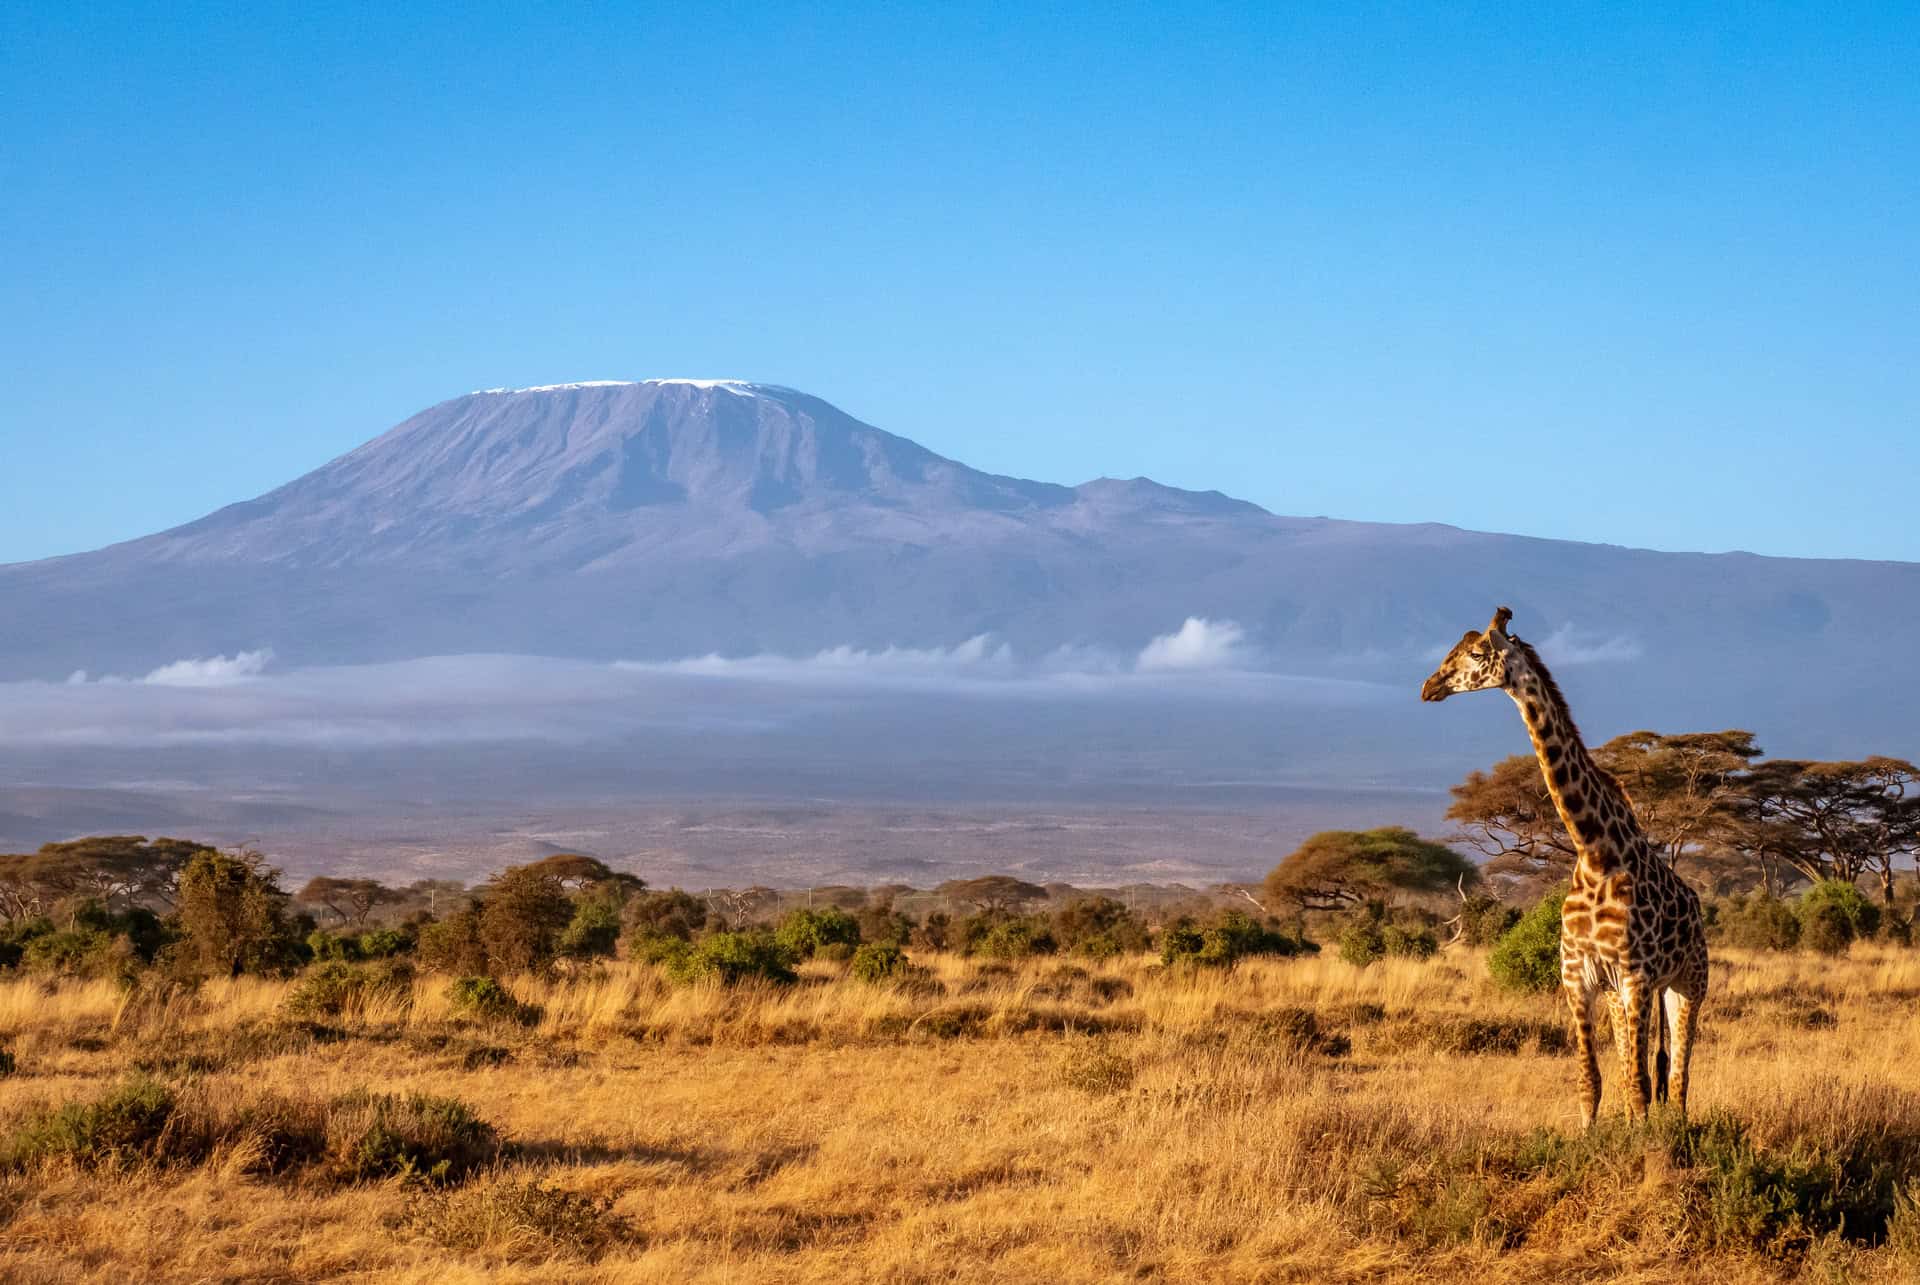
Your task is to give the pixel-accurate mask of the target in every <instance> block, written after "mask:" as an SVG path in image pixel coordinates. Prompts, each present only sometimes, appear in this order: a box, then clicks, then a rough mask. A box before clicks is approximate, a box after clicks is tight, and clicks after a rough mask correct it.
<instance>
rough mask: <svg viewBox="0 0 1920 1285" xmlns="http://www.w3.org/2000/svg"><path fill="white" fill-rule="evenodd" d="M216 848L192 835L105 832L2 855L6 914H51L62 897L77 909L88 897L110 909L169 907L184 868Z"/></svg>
mask: <svg viewBox="0 0 1920 1285" xmlns="http://www.w3.org/2000/svg"><path fill="white" fill-rule="evenodd" d="M210 851H212V849H210V848H208V847H207V846H206V845H205V844H203V843H195V842H193V841H191V840H188V839H169V838H164V837H163V838H158V839H148V838H147V837H146V836H145V835H139V834H101V835H93V836H90V837H88V838H85V839H71V840H68V841H66V842H63V843H48V844H43V845H42V846H41V848H40V850H39V851H38V852H31V853H17V854H12V855H7V856H0V914H4V915H5V916H6V917H7V918H8V919H15V918H19V917H22V916H26V915H37V914H47V913H49V912H51V911H52V910H53V909H54V908H55V907H56V906H58V905H60V904H61V903H65V904H67V905H68V906H69V907H71V908H73V909H74V910H75V911H76V912H77V909H78V907H79V905H80V903H82V902H84V901H87V900H94V901H98V902H99V903H100V904H101V905H103V906H104V907H106V909H107V910H109V911H128V910H132V909H134V908H135V907H136V906H139V907H146V908H148V909H153V908H161V909H165V908H169V907H171V906H172V905H173V904H174V901H175V898H176V895H177V893H178V889H179V881H180V872H181V870H182V869H184V868H185V867H186V865H187V863H188V862H189V861H190V860H192V859H193V858H194V857H195V856H197V855H199V854H200V853H203V852H210Z"/></svg>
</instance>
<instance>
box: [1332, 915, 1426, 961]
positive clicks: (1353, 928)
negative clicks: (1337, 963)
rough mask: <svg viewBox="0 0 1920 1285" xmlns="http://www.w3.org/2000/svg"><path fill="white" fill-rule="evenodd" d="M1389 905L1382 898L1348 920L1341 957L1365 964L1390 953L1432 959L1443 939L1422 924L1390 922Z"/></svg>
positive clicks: (1401, 957) (1341, 937)
mask: <svg viewBox="0 0 1920 1285" xmlns="http://www.w3.org/2000/svg"><path fill="white" fill-rule="evenodd" d="M1386 914H1387V911H1386V907H1385V906H1383V905H1381V904H1380V903H1378V902H1375V903H1373V904H1372V905H1370V906H1368V907H1367V908H1366V909H1365V910H1363V911H1361V912H1360V913H1359V914H1358V915H1356V916H1354V917H1353V918H1352V919H1350V920H1348V921H1347V924H1346V926H1345V927H1344V928H1342V929H1341V930H1340V958H1341V959H1343V960H1345V961H1346V962H1347V963H1349V964H1352V965H1353V966H1354V967H1355V968H1365V967H1367V966H1368V965H1370V964H1374V963H1377V962H1378V961H1380V960H1382V959H1386V958H1388V957H1389V956H1391V957H1393V958H1395V959H1432V958H1433V957H1434V956H1435V955H1436V954H1438V953H1439V952H1440V939H1439V938H1438V937H1436V936H1434V935H1433V930H1432V929H1430V928H1427V927H1425V926H1424V925H1420V924H1411V925H1410V924H1398V923H1389V922H1388V921H1387V917H1386Z"/></svg>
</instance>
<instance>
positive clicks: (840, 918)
mask: <svg viewBox="0 0 1920 1285" xmlns="http://www.w3.org/2000/svg"><path fill="white" fill-rule="evenodd" d="M774 940H775V941H776V942H778V943H779V946H780V949H781V950H782V951H784V952H786V956H787V958H788V959H789V960H803V959H812V958H813V957H814V956H815V955H817V954H819V953H820V952H821V951H822V950H823V949H825V948H827V947H829V946H845V947H846V948H847V950H848V951H849V952H851V951H852V950H853V948H854V947H855V946H858V945H859V944H860V921H859V920H857V919H855V918H854V917H853V916H852V915H850V914H848V913H847V912H846V911H844V910H841V909H840V908H839V907H837V906H828V907H827V908H826V909H824V910H806V909H801V910H795V911H792V912H790V913H789V914H788V915H787V917H786V918H785V919H782V920H781V921H780V927H779V928H778V929H776V930H775V932H774Z"/></svg>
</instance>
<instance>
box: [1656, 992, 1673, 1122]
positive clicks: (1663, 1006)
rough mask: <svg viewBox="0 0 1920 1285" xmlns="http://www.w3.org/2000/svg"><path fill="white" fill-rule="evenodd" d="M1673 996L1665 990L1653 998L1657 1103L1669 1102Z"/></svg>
mask: <svg viewBox="0 0 1920 1285" xmlns="http://www.w3.org/2000/svg"><path fill="white" fill-rule="evenodd" d="M1672 995H1673V992H1672V991H1670V990H1666V989H1664V988H1663V989H1661V990H1658V991H1655V992H1654V996H1653V1001H1654V1007H1653V1030H1654V1036H1653V1100H1654V1101H1655V1102H1665V1101H1666V1100H1667V1064H1668V1061H1669V1057H1668V1053H1667V1050H1668V1047H1669V1045H1670V1043H1671V1039H1672V1037H1671V1034H1670V1033H1669V1032H1668V1030H1667V1027H1668V1025H1669V1023H1670V1020H1671V1018H1670V1014H1671V1012H1672V1005H1671V1004H1670V1003H1669V1002H1668V1001H1669V1000H1670V999H1671V998H1672Z"/></svg>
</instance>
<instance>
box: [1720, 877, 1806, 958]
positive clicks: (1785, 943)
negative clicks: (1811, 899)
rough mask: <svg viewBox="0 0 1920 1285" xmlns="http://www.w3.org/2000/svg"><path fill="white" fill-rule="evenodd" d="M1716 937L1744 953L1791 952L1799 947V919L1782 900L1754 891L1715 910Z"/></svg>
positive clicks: (1737, 897) (1730, 899) (1734, 898)
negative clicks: (1753, 951)
mask: <svg viewBox="0 0 1920 1285" xmlns="http://www.w3.org/2000/svg"><path fill="white" fill-rule="evenodd" d="M1712 928H1713V934H1714V936H1715V938H1716V939H1717V940H1718V941H1720V942H1722V943H1724V944H1726V945H1728V946H1737V947H1739V948H1741V949H1743V950H1792V949H1793V948H1794V947H1795V946H1797V945H1799V944H1800V917H1799V916H1798V915H1796V914H1794V913H1793V906H1792V905H1791V904H1790V903H1788V902H1785V901H1782V900H1781V899H1780V898H1778V897H1775V896H1771V895H1769V894H1767V893H1765V892H1762V891H1759V890H1755V891H1754V892H1751V893H1748V894H1747V895H1745V896H1743V897H1742V896H1735V897H1730V898H1728V899H1727V900H1726V901H1725V902H1723V903H1721V904H1720V905H1718V906H1717V907H1716V908H1715V914H1714V917H1713V925H1712Z"/></svg>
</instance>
